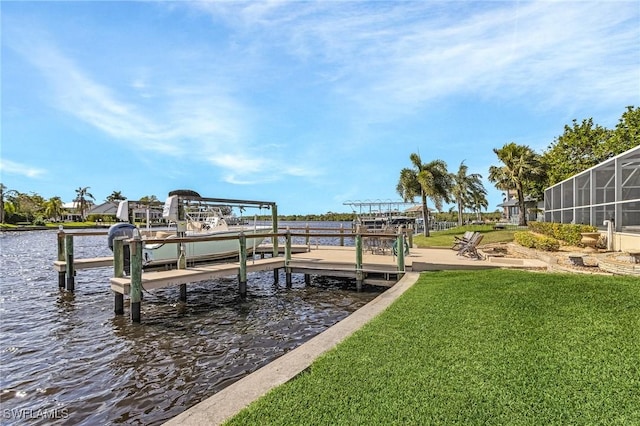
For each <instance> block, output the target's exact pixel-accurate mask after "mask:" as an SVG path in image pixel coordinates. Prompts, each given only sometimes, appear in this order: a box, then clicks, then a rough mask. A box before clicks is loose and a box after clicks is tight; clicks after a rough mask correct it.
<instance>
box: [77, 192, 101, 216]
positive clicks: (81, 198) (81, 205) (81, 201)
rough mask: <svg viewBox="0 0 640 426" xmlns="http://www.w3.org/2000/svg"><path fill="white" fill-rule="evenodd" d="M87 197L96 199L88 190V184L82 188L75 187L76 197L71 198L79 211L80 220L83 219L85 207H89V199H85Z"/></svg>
mask: <svg viewBox="0 0 640 426" xmlns="http://www.w3.org/2000/svg"><path fill="white" fill-rule="evenodd" d="M87 198H91V199H92V200H95V199H96V198H95V197H94V196H93V195H92V194H91V193H90V192H89V187H88V186H85V187H84V188H83V187H79V188H78V189H76V198H75V199H74V200H73V202H74V203H75V207H76V209H78V211H79V212H80V216H81V217H82V220H84V219H85V217H84V214H85V212H86V211H87V208H88V207H89V201H88V200H87Z"/></svg>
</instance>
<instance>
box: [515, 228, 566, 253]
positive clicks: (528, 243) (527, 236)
mask: <svg viewBox="0 0 640 426" xmlns="http://www.w3.org/2000/svg"><path fill="white" fill-rule="evenodd" d="M513 239H514V240H515V242H516V243H518V244H520V245H521V246H523V247H528V248H535V249H538V250H544V251H557V250H558V249H559V248H560V242H559V241H558V240H556V239H555V238H552V237H547V236H544V235H535V234H533V233H531V232H516V233H515V234H513Z"/></svg>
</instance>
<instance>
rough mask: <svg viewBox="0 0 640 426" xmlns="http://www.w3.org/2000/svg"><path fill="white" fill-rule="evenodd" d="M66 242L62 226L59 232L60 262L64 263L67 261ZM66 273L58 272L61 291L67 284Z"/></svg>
mask: <svg viewBox="0 0 640 426" xmlns="http://www.w3.org/2000/svg"><path fill="white" fill-rule="evenodd" d="M64 245H65V241H64V231H63V230H62V225H60V230H59V231H58V260H59V261H61V262H64V260H65V247H64ZM65 276H66V272H65V271H59V272H58V287H59V288H60V289H64V284H65Z"/></svg>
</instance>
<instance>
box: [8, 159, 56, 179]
mask: <svg viewBox="0 0 640 426" xmlns="http://www.w3.org/2000/svg"><path fill="white" fill-rule="evenodd" d="M0 173H2V174H12V175H20V176H26V177H28V178H39V177H41V176H43V175H45V174H46V173H47V171H46V170H44V169H40V168H37V167H32V166H29V165H27V164H22V163H18V162H15V161H11V160H7V159H6V158H0Z"/></svg>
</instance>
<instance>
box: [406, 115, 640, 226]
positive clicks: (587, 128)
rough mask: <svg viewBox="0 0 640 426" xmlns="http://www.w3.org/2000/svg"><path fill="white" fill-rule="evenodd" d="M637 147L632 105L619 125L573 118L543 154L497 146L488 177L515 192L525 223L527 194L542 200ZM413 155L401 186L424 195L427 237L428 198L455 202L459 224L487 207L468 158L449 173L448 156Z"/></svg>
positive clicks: (638, 121) (639, 135)
mask: <svg viewBox="0 0 640 426" xmlns="http://www.w3.org/2000/svg"><path fill="white" fill-rule="evenodd" d="M637 146H640V108H638V107H633V106H628V107H627V109H626V111H625V112H624V113H623V114H622V117H621V118H620V119H619V121H618V124H617V125H616V127H615V129H606V128H604V127H602V126H599V125H594V123H593V119H592V118H589V119H585V120H583V121H582V122H581V123H578V121H577V120H573V122H572V125H565V127H564V133H563V134H562V135H560V136H558V137H557V138H555V139H554V141H553V142H552V143H551V144H550V145H549V147H548V148H547V149H546V150H545V151H544V152H542V153H536V152H535V151H534V150H533V149H531V148H530V147H529V146H527V145H519V144H517V143H515V142H509V143H507V144H505V145H503V146H502V147H501V148H494V149H493V152H494V153H495V154H496V156H497V159H498V160H499V162H500V164H499V165H495V166H491V167H489V174H488V176H487V178H488V180H489V181H490V182H492V183H493V184H495V186H496V188H497V189H499V190H502V191H507V193H509V192H510V191H513V192H515V194H516V198H517V202H518V206H519V208H520V212H521V214H520V216H519V225H523V226H526V225H527V216H526V214H525V212H526V211H527V210H526V206H525V199H526V197H531V198H534V199H537V200H541V199H542V198H543V195H544V189H545V188H548V187H550V186H553V185H555V184H556V183H559V182H562V181H563V180H565V179H568V178H569V177H571V176H573V175H575V174H577V173H580V172H582V171H584V170H587V169H589V168H591V167H593V166H596V165H598V164H599V163H601V162H603V161H605V160H607V159H609V158H612V157H615V156H616V155H618V154H621V153H623V152H625V151H627V150H629V149H631V148H634V147H637ZM409 160H410V161H411V165H412V167H410V168H404V169H402V170H401V171H400V177H399V180H398V184H397V187H396V189H397V192H398V193H399V194H400V196H402V198H403V200H404V201H413V200H414V199H415V198H416V197H420V200H421V202H422V212H423V217H424V218H425V221H426V226H425V227H424V233H425V236H428V235H429V224H428V220H429V214H427V212H428V206H427V201H428V200H431V201H432V202H433V204H434V206H435V208H436V209H437V210H438V211H441V210H442V204H443V202H447V203H455V205H456V206H457V209H458V223H459V224H461V221H462V217H463V214H462V213H463V211H464V210H465V209H471V210H472V211H480V209H481V208H485V209H486V207H487V205H486V198H485V195H486V190H485V189H484V186H483V185H482V181H481V178H482V176H481V175H480V174H476V173H472V174H469V173H468V169H467V167H466V165H465V164H464V161H463V162H462V163H461V164H460V166H459V168H458V172H457V173H449V172H448V170H447V165H446V163H445V162H444V161H442V160H433V161H430V162H428V163H423V161H422V159H421V158H420V156H419V155H418V154H415V153H413V154H411V155H410V156H409Z"/></svg>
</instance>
